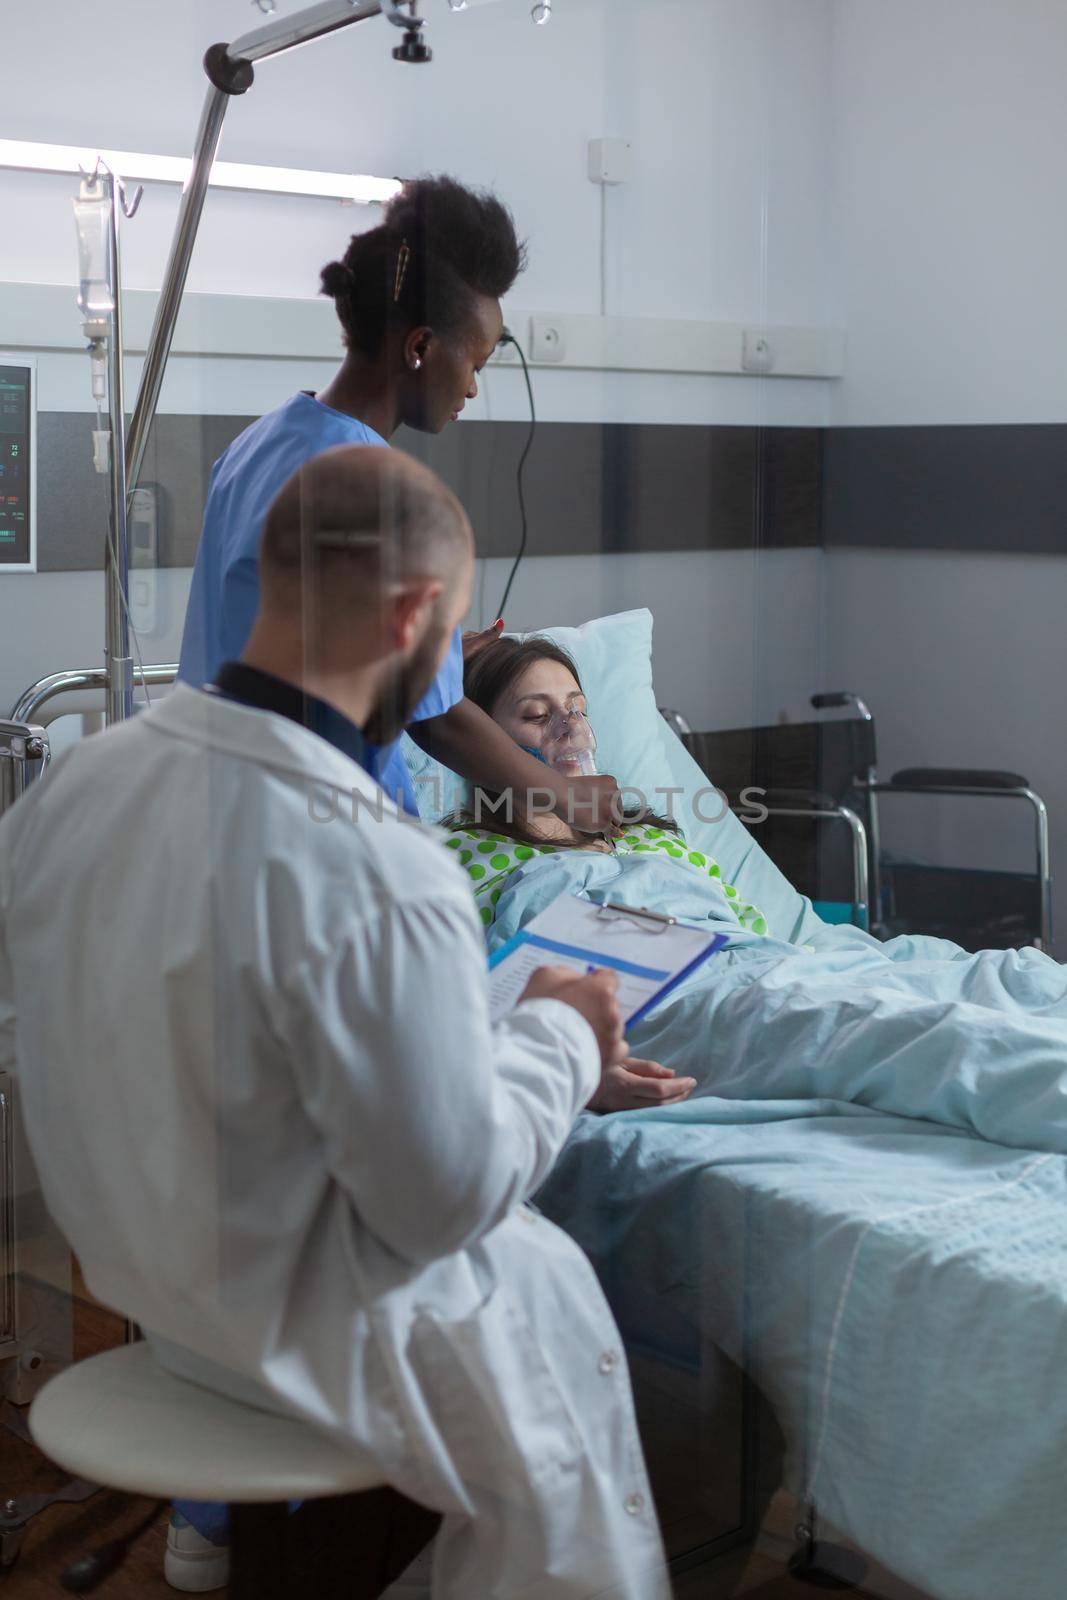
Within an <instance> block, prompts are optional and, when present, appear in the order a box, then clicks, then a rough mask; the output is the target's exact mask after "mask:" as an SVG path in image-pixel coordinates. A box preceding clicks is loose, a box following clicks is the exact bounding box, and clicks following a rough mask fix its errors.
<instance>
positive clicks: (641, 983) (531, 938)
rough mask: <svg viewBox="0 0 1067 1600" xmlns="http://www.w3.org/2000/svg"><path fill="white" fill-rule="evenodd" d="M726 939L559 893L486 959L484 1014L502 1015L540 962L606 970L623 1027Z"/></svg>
mask: <svg viewBox="0 0 1067 1600" xmlns="http://www.w3.org/2000/svg"><path fill="white" fill-rule="evenodd" d="M726 943H727V938H726V935H725V934H722V933H713V932H709V931H708V930H706V929H703V928H690V927H686V926H685V925H684V924H682V923H678V922H672V921H670V920H668V919H665V918H662V917H655V916H653V915H650V914H649V913H647V912H644V913H642V912H640V911H637V910H632V911H631V910H622V909H619V908H617V907H615V908H611V909H609V908H606V907H604V906H600V905H597V904H596V902H595V901H592V900H589V899H586V898H585V897H584V896H582V895H572V894H562V895H560V897H559V899H558V900H554V901H553V902H552V904H551V905H550V906H548V907H547V908H546V909H545V910H544V911H542V912H541V913H540V915H539V916H536V917H534V918H533V920H532V921H531V922H528V923H527V924H526V926H525V928H523V929H521V930H520V931H519V932H518V933H517V934H515V936H514V937H513V938H511V939H509V940H508V942H507V944H505V945H501V947H500V949H499V950H497V951H496V952H495V953H494V955H493V956H492V958H491V960H490V963H489V1014H490V1019H491V1021H492V1022H494V1023H496V1022H499V1021H500V1019H501V1018H502V1017H505V1016H507V1014H508V1012H509V1011H510V1010H511V1009H512V1008H513V1006H515V1005H517V1004H518V1001H519V997H520V995H521V994H522V991H523V990H524V989H525V987H526V985H527V983H528V982H529V980H530V978H531V976H532V975H533V973H535V972H536V971H537V969H538V968H539V967H572V968H574V969H575V970H576V971H578V972H587V971H588V970H589V968H590V967H610V968H611V969H612V971H614V972H615V973H616V974H617V975H618V979H619V991H618V995H619V1005H620V1007H621V1008H622V1014H623V1020H624V1022H625V1024H626V1025H627V1026H629V1024H630V1023H632V1022H635V1021H636V1020H637V1018H638V1017H639V1016H640V1015H641V1014H642V1013H643V1012H644V1011H646V1010H648V1008H649V1007H650V1006H651V1005H652V1004H653V1003H654V1002H655V1001H656V1000H658V999H660V998H661V997H662V996H663V995H664V993H665V992H666V991H667V990H668V989H672V988H673V987H674V985H675V984H676V983H680V982H681V980H682V979H683V978H684V977H686V976H688V974H689V973H690V972H691V971H692V970H693V968H694V967H696V966H699V964H700V963H701V962H702V961H705V960H706V959H707V958H708V956H711V955H714V953H715V951H716V950H721V949H722V947H723V945H724V944H726Z"/></svg>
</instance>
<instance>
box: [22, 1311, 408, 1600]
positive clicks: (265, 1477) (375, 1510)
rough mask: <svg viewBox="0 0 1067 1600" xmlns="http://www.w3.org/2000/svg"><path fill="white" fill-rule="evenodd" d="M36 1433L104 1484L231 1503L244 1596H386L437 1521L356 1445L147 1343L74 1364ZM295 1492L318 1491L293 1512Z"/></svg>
mask: <svg viewBox="0 0 1067 1600" xmlns="http://www.w3.org/2000/svg"><path fill="white" fill-rule="evenodd" d="M29 1426H30V1432H31V1434H32V1435H33V1438H34V1442H35V1443H36V1444H37V1445H38V1446H39V1448H40V1449H41V1450H43V1451H44V1453H45V1455H47V1456H48V1457H49V1458H50V1459H51V1460H52V1461H54V1462H56V1463H57V1464H58V1465H59V1466H61V1467H64V1468H66V1470H67V1471H68V1472H72V1473H74V1474H75V1475H76V1476H77V1477H79V1478H87V1479H89V1480H90V1481H92V1482H94V1483H99V1484H102V1485H105V1486H106V1487H108V1488H112V1489H123V1490H126V1491H127V1492H129V1493H132V1494H139V1495H151V1496H154V1497H156V1498H158V1499H167V1500H170V1499H189V1500H218V1501H226V1502H227V1503H228V1504H229V1506H230V1516H231V1523H230V1584H229V1594H230V1595H231V1596H232V1597H238V1600H283V1597H288V1596H293V1597H294V1600H295V1597H299V1600H308V1597H309V1596H312V1595H314V1596H315V1597H316V1600H333V1596H334V1595H336V1596H338V1597H340V1596H342V1595H343V1596H344V1600H373V1597H374V1596H376V1595H378V1594H380V1593H381V1592H382V1590H383V1589H385V1588H386V1587H387V1586H388V1585H389V1583H391V1582H392V1580H393V1579H394V1578H395V1577H397V1576H399V1574H400V1573H401V1572H402V1571H403V1570H404V1568H405V1567H406V1566H407V1565H408V1563H409V1562H410V1561H411V1560H412V1558H413V1557H414V1556H415V1555H416V1554H417V1553H418V1550H419V1549H420V1548H422V1546H423V1545H424V1544H426V1543H427V1541H428V1540H429V1539H430V1538H431V1537H432V1535H433V1533H434V1531H435V1528H436V1524H437V1520H438V1519H437V1518H436V1517H435V1516H434V1515H433V1514H432V1513H430V1512H427V1511H425V1510H424V1509H423V1508H422V1507H421V1506H415V1505H413V1503H412V1502H411V1501H409V1500H405V1499H404V1498H403V1497H402V1496H400V1495H398V1494H397V1493H396V1491H395V1490H392V1489H388V1488H386V1487H384V1486H383V1485H382V1480H381V1475H380V1473H379V1471H378V1470H377V1468H376V1467H375V1466H374V1465H373V1464H372V1463H371V1462H370V1461H369V1460H367V1459H366V1458H362V1457H361V1456H360V1454H359V1451H358V1449H356V1447H355V1446H348V1445H341V1444H339V1443H337V1442H335V1441H334V1440H332V1439H329V1438H327V1437H326V1436H325V1435H323V1434H321V1433H317V1432H316V1431H315V1430H314V1429H312V1428H310V1427H308V1426H307V1425H306V1424H304V1423H302V1422H298V1421H296V1420H294V1419H292V1418H289V1417H278V1416H274V1415H273V1414H272V1413H270V1412H268V1411H259V1410H256V1409H255V1408H254V1407H252V1406H246V1405H243V1404H242V1403H241V1402H240V1401H236V1400H231V1399H228V1398H227V1397H226V1396H225V1395H220V1394H215V1393H213V1392H212V1391H211V1390H209V1389H201V1388H200V1387H199V1386H198V1385H196V1384H192V1383H187V1382H185V1381H184V1380H183V1379H181V1378H176V1377H174V1376H173V1375H172V1374H171V1373H169V1372H166V1371H164V1370H163V1368H162V1367H160V1366H158V1365H157V1363H156V1362H155V1361H154V1360H153V1359H152V1354H151V1351H150V1350H149V1347H148V1345H147V1344H145V1343H138V1344H129V1345H123V1346H121V1347H120V1348H119V1349H117V1350H107V1351H105V1352H104V1353H103V1355H98V1356H92V1357H91V1358H90V1359H89V1360H88V1361H81V1362H79V1363H78V1364H77V1365H76V1366H73V1367H68V1368H67V1369H66V1371H65V1372H61V1373H60V1374H59V1376H58V1377H56V1378H53V1379H52V1380H51V1382H49V1383H47V1384H45V1386H44V1388H43V1389H42V1390H41V1392H40V1394H39V1395H38V1396H37V1398H36V1400H35V1401H34V1402H33V1405H32V1407H31V1409H30V1415H29ZM291 1500H306V1501H309V1502H311V1503H310V1504H309V1505H307V1506H305V1507H303V1508H302V1510H301V1512H300V1513H299V1514H297V1515H295V1516H292V1517H291V1516H290V1515H289V1512H288V1505H289V1502H290V1501H291Z"/></svg>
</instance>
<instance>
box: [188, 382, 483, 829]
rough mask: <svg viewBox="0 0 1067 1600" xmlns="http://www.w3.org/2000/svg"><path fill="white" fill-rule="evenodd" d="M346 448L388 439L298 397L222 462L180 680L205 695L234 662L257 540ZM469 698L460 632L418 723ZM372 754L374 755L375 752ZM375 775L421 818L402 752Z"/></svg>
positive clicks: (252, 594)
mask: <svg viewBox="0 0 1067 1600" xmlns="http://www.w3.org/2000/svg"><path fill="white" fill-rule="evenodd" d="M339 444H370V445H380V446H381V447H382V448H383V449H388V443H387V441H386V440H385V439H383V438H382V437H381V435H380V434H377V433H375V432H374V430H373V428H368V427H367V426H366V424H365V423H362V422H358V421H357V420H356V418H355V417H350V416H347V415H346V414H345V413H344V412H343V411H335V410H334V409H333V408H332V406H324V405H323V404H322V402H321V400H316V399H315V397H314V395H310V394H296V395H294V396H293V398H292V399H291V400H287V401H286V402H285V404H284V405H283V406H279V407H278V409H277V411H269V412H268V413H267V415H266V416H265V417H260V418H259V420H258V422H253V423H252V426H251V427H250V428H246V429H245V431H244V432H243V433H242V434H239V435H238V437H237V438H236V439H235V440H234V441H233V443H232V444H231V445H230V447H229V449H228V450H226V451H224V453H223V454H222V455H221V456H220V457H219V459H218V460H217V461H216V463H215V466H214V469H213V470H212V473H211V486H210V488H209V489H208V497H207V504H206V505H205V507H204V529H203V532H202V534H201V535H200V547H199V549H198V550H197V553H196V565H195V567H194V568H193V583H192V588H191V589H190V591H189V607H188V610H187V611H186V613H185V632H184V634H183V635H182V653H181V661H180V663H179V666H178V676H179V678H181V679H182V680H183V681H184V682H185V683H191V684H193V685H194V686H196V687H197V688H199V687H201V686H202V685H203V684H205V683H212V682H214V679H215V677H216V675H217V673H218V670H219V668H220V667H221V666H222V664H223V662H224V661H236V660H237V658H238V657H239V656H240V654H241V651H242V650H243V649H244V647H245V643H246V641H247V639H248V635H249V634H250V632H251V631H252V622H253V620H254V618H255V615H256V610H257V607H258V605H259V540H260V535H261V533H262V532H263V523H264V521H265V520H266V516H267V512H268V510H269V509H270V506H271V502H272V501H273V500H274V498H275V496H276V495H277V494H278V491H279V490H280V489H281V488H282V486H283V484H285V483H286V482H287V481H288V480H289V478H291V477H292V475H293V473H294V472H295V471H296V469H297V468H298V467H299V466H302V465H303V463H304V462H305V461H310V460H311V458H312V457H313V456H318V455H321V454H322V452H323V451H324V450H332V449H333V447H334V446H335V445H339ZM462 698H463V649H462V644H461V640H460V632H459V629H458V628H457V629H456V633H455V637H454V638H453V640H452V648H451V650H450V651H449V653H448V656H447V658H446V660H445V663H444V666H443V667H442V668H441V670H440V672H439V673H438V674H437V677H436V678H435V679H434V681H433V683H432V684H431V685H430V688H429V689H428V690H427V692H426V694H425V695H424V696H423V698H422V699H421V700H420V701H419V703H418V705H417V706H416V707H415V710H414V711H413V712H412V714H411V721H412V722H424V721H426V720H427V718H429V717H440V716H443V715H444V713H445V712H446V711H448V710H450V709H451V707H452V706H454V705H455V704H456V703H457V702H458V701H460V700H462ZM368 748H371V747H368ZM373 771H374V775H375V777H376V778H377V779H378V782H379V783H380V784H381V786H382V788H383V789H384V790H385V792H386V793H387V794H388V795H389V797H390V799H394V800H398V801H399V803H400V804H401V805H403V807H404V809H405V810H407V811H410V812H411V813H412V815H414V816H417V815H418V809H417V807H416V805H415V793H414V790H413V788H412V785H411V778H410V776H409V774H408V769H407V764H406V763H405V761H404V757H403V755H402V754H401V751H400V746H399V743H396V742H394V743H393V744H390V745H383V746H382V747H381V748H380V749H379V750H377V751H376V752H375V754H374V759H373Z"/></svg>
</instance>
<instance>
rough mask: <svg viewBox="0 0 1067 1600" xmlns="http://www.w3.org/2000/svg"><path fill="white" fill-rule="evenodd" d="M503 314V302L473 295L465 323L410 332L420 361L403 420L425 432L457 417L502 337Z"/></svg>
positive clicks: (437, 430) (434, 430)
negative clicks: (440, 330) (443, 332)
mask: <svg viewBox="0 0 1067 1600" xmlns="http://www.w3.org/2000/svg"><path fill="white" fill-rule="evenodd" d="M503 329H504V318H503V316H502V314H501V310H500V302H499V301H498V300H491V299H489V298H488V297H487V296H486V295H474V296H473V297H472V302H471V311H470V316H469V318H468V320H467V323H466V325H465V326H464V328H463V329H462V330H461V331H460V332H458V333H456V334H455V335H453V336H450V337H448V338H445V337H443V336H434V337H432V338H430V339H428V340H427V339H426V338H425V337H423V335H425V333H426V332H427V331H428V330H417V331H416V334H415V335H414V336H409V342H410V343H411V350H410V351H409V358H408V359H409V365H410V358H411V356H412V355H414V356H415V357H416V358H417V359H418V360H419V362H420V366H419V368H418V369H417V370H418V375H419V381H418V382H417V383H415V384H414V385H413V386H412V394H411V405H410V406H409V407H408V408H406V412H405V415H404V418H403V420H404V421H405V422H406V423H407V424H408V426H409V427H412V428H417V429H418V430H419V432H421V433H440V432H441V430H442V428H447V426H448V424H449V423H450V422H456V421H457V420H458V418H459V414H460V412H461V411H462V410H463V407H464V406H465V405H466V404H467V401H468V400H474V399H475V398H476V397H477V394H478V375H479V373H480V372H481V370H482V368H483V367H484V366H485V364H486V362H487V361H488V360H489V357H490V356H491V355H492V354H493V351H494V350H495V349H496V347H497V345H498V344H499V342H500V335H501V333H502V332H503Z"/></svg>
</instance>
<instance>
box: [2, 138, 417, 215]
mask: <svg viewBox="0 0 1067 1600" xmlns="http://www.w3.org/2000/svg"><path fill="white" fill-rule="evenodd" d="M97 156H100V157H101V158H102V159H103V160H104V161H106V162H107V164H108V166H109V167H110V168H111V169H112V170H113V171H114V172H117V173H118V175H119V177H121V178H125V179H126V181H127V182H134V181H136V182H141V183H179V184H183V185H184V184H185V182H186V181H187V179H188V177H189V168H190V166H191V165H192V161H191V158H190V157H188V156H151V155H144V154H143V153H138V152H135V151H133V150H97V149H95V148H93V147H92V146H88V145H74V144H34V143H33V142H32V141H29V140H25V139H0V167H14V168H17V169H18V170H19V171H22V172H70V173H77V172H78V171H80V170H81V169H84V170H85V171H91V170H92V168H93V165H94V163H95V161H96V158H97ZM211 183H212V186H213V187H214V188H216V189H248V190H258V191H260V192H262V193H266V194H308V195H316V196H319V197H321V198H322V199H325V200H354V201H358V202H359V203H360V204H362V205H372V204H374V203H375V202H381V201H384V200H391V199H392V197H393V195H395V194H396V193H397V191H398V190H399V189H400V181H399V179H397V178H371V177H367V176H365V175H364V174H363V173H358V172H307V171H305V170H304V169H303V168H302V167H261V166H253V165H251V164H248V163H246V162H242V161H216V162H215V165H214V166H213V167H212V169H211Z"/></svg>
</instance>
